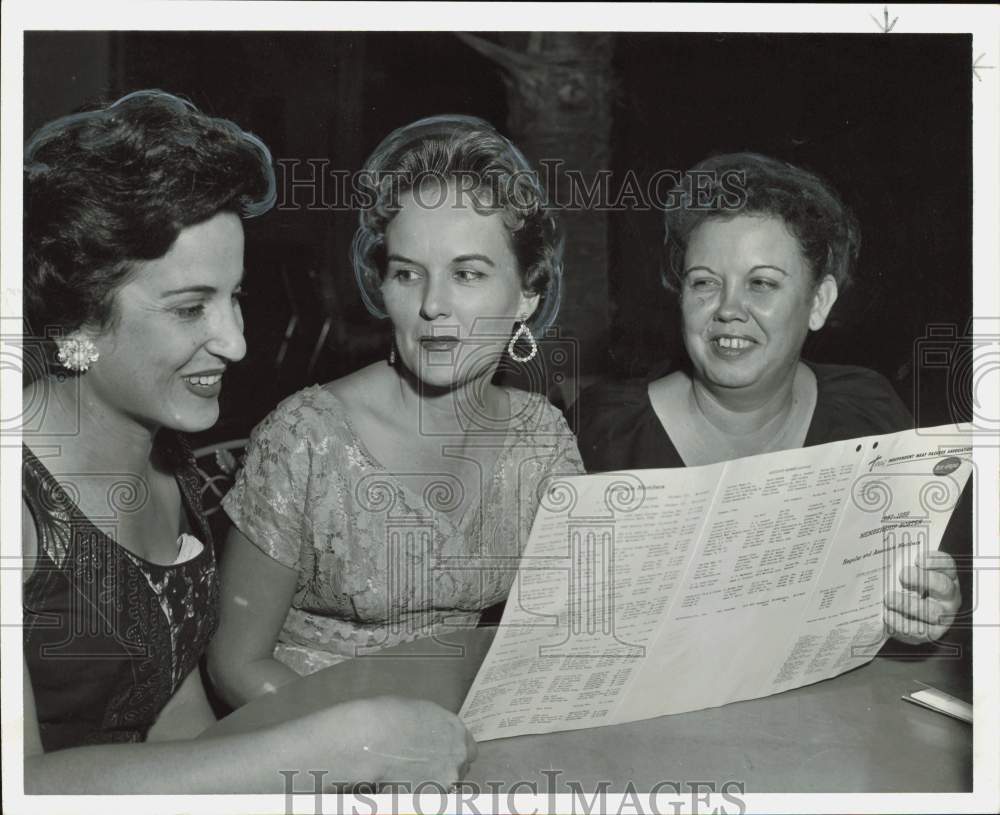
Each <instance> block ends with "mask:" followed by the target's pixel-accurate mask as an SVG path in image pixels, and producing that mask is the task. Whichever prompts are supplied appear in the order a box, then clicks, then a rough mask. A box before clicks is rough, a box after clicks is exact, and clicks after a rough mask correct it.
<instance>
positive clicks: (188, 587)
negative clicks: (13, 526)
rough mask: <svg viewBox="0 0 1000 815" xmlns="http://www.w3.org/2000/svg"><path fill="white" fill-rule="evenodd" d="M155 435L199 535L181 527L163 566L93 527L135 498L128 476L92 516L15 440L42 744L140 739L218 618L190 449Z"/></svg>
mask: <svg viewBox="0 0 1000 815" xmlns="http://www.w3.org/2000/svg"><path fill="white" fill-rule="evenodd" d="M161 435H162V434H161ZM168 435H171V436H172V435H173V434H168ZM158 444H162V449H164V450H165V455H167V456H168V458H169V460H172V461H173V462H174V463H175V465H176V466H175V472H176V478H177V482H178V484H179V485H180V488H181V496H182V499H183V502H184V506H185V509H186V510H187V513H188V518H189V519H190V521H191V524H192V529H191V531H192V532H193V533H194V536H197V539H196V538H195V537H194V536H192V535H187V534H184V535H182V536H181V538H180V539H179V540H178V557H177V560H176V561H175V562H174V563H171V564H166V565H163V564H157V563H151V562H149V561H147V560H143V559H142V558H140V557H138V556H137V555H134V554H132V553H131V552H129V551H128V550H127V549H124V548H123V547H121V546H119V545H118V544H117V543H116V542H115V540H114V539H113V538H112V537H111V536H110V535H108V534H107V533H106V532H105V531H104V530H103V529H101V528H100V526H99V525H103V526H105V527H107V526H109V525H111V524H113V515H114V511H113V510H115V509H116V508H117V510H119V511H121V510H127V508H128V504H129V503H130V502H131V501H133V500H135V499H136V498H137V495H136V493H134V492H130V490H129V486H128V482H121V483H120V484H119V485H117V487H118V488H119V492H118V493H115V492H114V489H115V488H114V487H113V488H112V491H111V492H110V493H109V508H110V509H111V510H112V512H111V513H110V514H109V518H107V519H93V520H92V519H90V518H88V517H87V516H86V515H84V514H83V512H82V511H81V510H80V509H79V507H78V506H77V505H76V503H75V502H74V501H73V499H72V497H71V496H70V495H69V494H67V491H66V490H64V489H63V488H62V487H61V486H60V485H59V484H58V483H57V481H56V480H55V478H53V476H52V475H51V473H49V471H48V469H47V468H46V467H45V465H44V464H43V463H42V462H41V461H39V459H38V458H36V457H35V455H34V454H33V453H32V452H31V451H30V450H29V449H28V448H27V447H25V448H23V464H22V470H21V479H22V493H23V496H24V500H25V501H26V503H27V505H28V507H29V509H30V510H31V514H32V516H33V518H34V521H35V527H36V530H37V533H38V557H37V560H36V563H35V568H34V571H33V572H32V574H31V576H30V577H29V578H28V579H27V580H26V581H25V584H24V588H23V600H22V606H23V624H24V657H25V661H26V663H27V666H28V672H29V676H30V678H31V685H32V689H33V691H34V696H35V707H36V710H37V714H38V724H39V729H40V732H41V738H42V746H43V747H44V748H45V749H46V750H56V749H60V748H64V747H76V746H80V745H85V744H107V743H116V742H139V741H144V740H145V738H146V734H147V732H148V731H149V728H150V727H151V726H152V725H153V724H154V723H155V722H156V718H157V716H158V715H159V713H160V711H161V710H162V709H163V707H164V706H165V705H166V704H167V702H168V701H169V700H170V698H171V697H172V696H173V695H174V693H176V692H177V689H178V688H179V687H180V685H181V683H182V682H183V681H184V679H185V678H186V677H187V675H188V674H189V673H190V672H191V671H192V670H197V666H198V660H199V658H200V657H201V655H202V653H203V652H204V650H205V648H206V647H207V645H208V641H209V639H210V638H211V636H212V634H213V633H214V631H215V628H216V626H217V624H218V607H219V583H218V577H217V574H216V565H215V554H214V551H213V547H212V538H211V532H210V530H209V528H208V523H207V520H206V519H205V517H204V514H203V513H202V511H201V504H200V501H199V494H198V481H197V478H198V477H197V475H196V474H195V472H194V469H193V466H192V464H193V460H191V459H189V458H188V456H189V455H190V454H189V451H188V450H187V447H186V445H184V444H183V443H182V442H181V440H180V439H179V437H174V438H170V439H167V440H165V441H164V442H162V443H161V442H160V440H159V439H158ZM166 448H169V449H166ZM198 539H200V541H199V540H198ZM201 542H203V545H202V543H201Z"/></svg>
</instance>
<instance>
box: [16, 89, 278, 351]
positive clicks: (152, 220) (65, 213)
mask: <svg viewBox="0 0 1000 815" xmlns="http://www.w3.org/2000/svg"><path fill="white" fill-rule="evenodd" d="M275 197H276V193H275V179H274V169H273V166H272V163H271V154H270V152H269V151H268V149H267V147H266V146H265V145H264V143H263V142H262V141H261V140H260V139H258V138H257V137H256V136H253V135H251V134H250V133H246V132H244V131H243V130H241V129H240V128H239V127H237V126H236V125H235V124H233V123H232V122H230V121H227V120H226V119H218V118H214V117H211V116H207V115H205V114H203V113H200V112H199V111H198V109H197V108H195V106H194V105H192V104H191V103H190V102H187V101H185V100H183V99H179V98H177V97H176V96H172V95H170V94H168V93H164V92H163V91H157V90H144V91H137V92H136V93H130V94H128V95H127V96H124V97H122V98H121V99H119V100H118V101H117V102H115V103H113V104H111V105H109V106H107V107H104V108H101V109H99V110H93V111H88V112H85V113H76V114H72V115H70V116H65V117H63V118H61V119H57V120H55V121H53V122H49V123H48V124H46V125H44V126H43V127H42V128H41V129H39V130H38V131H37V132H36V133H35V134H34V135H33V136H32V137H31V139H29V140H28V143H27V145H26V146H25V150H24V305H25V309H24V311H25V317H26V319H27V321H28V329H29V331H30V333H32V334H34V335H35V336H36V337H42V336H45V335H46V334H48V333H49V331H50V329H52V328H55V329H56V330H57V331H61V332H63V333H69V332H72V331H74V330H76V329H78V328H80V327H81V326H82V325H85V324H90V325H96V326H99V327H107V326H108V325H109V324H111V323H112V322H113V319H114V314H113V303H114V295H115V292H116V291H117V290H118V288H119V287H121V286H122V285H123V284H124V283H125V282H127V280H128V278H129V276H130V274H131V273H132V271H133V268H134V262H135V261H144V260H154V259H156V258H159V257H162V256H163V255H164V254H166V253H167V251H168V250H169V249H170V247H171V245H172V244H173V243H174V241H175V240H176V239H177V235H178V234H179V233H180V231H181V230H182V229H184V228H185V227H188V226H192V225H195V224H198V223H201V222H203V221H205V220H207V219H209V218H211V217H212V216H214V215H216V214H217V213H219V212H224V211H225V212H233V213H236V214H238V215H240V216H241V217H244V218H250V217H253V216H255V215H260V214H261V213H263V212H266V211H267V210H268V209H270V208H271V206H272V205H273V204H274V200H275Z"/></svg>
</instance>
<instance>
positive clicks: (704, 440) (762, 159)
mask: <svg viewBox="0 0 1000 815" xmlns="http://www.w3.org/2000/svg"><path fill="white" fill-rule="evenodd" d="M672 200H673V201H675V202H676V203H677V206H673V207H671V208H669V209H667V210H666V212H665V226H666V236H665V253H666V262H665V264H664V272H663V283H664V285H665V286H666V287H667V288H668V289H670V290H672V291H674V292H676V293H677V294H678V297H679V301H680V313H681V322H682V330H683V336H684V345H685V348H686V350H687V356H688V359H687V360H686V364H684V365H683V366H681V367H680V368H679V369H678V370H675V371H673V372H671V373H669V374H667V375H666V376H663V377H660V378H658V379H655V380H653V381H650V382H647V381H642V382H639V381H631V382H627V383H619V384H609V385H599V386H595V387H593V388H591V389H588V390H587V391H585V392H584V393H583V394H581V397H580V401H579V415H580V417H581V418H580V427H579V445H580V452H581V455H582V456H583V460H584V463H585V464H586V467H587V470H588V471H589V472H601V471H607V470H623V469H640V468H646V467H650V468H651V467H684V466H695V465H700V464H713V463H715V462H719V461H727V460H729V459H733V458H740V457H743V456H752V455H758V454H761V453H768V452H773V451H777V450H788V449H793V448H796V447H808V446H811V445H816V444H824V443H826V442H833V441H840V440H843V439H852V438H857V437H860V436H868V435H874V434H878V433H893V432H897V431H900V430H906V429H909V428H911V427H912V426H913V419H912V417H911V416H910V413H909V411H908V410H907V409H906V408H905V407H904V405H903V403H902V402H901V401H900V399H899V397H898V396H897V395H896V392H895V391H894V390H893V388H892V385H890V384H889V382H888V381H887V380H886V379H885V378H884V377H883V376H881V375H880V374H878V373H876V372H875V371H871V370H868V369H867V368H860V367H856V366H848V365H819V364H816V363H812V362H806V361H805V360H803V359H801V353H802V346H803V344H804V343H805V340H806V337H807V336H808V334H809V332H810V331H818V330H820V329H821V328H822V327H823V325H824V324H825V323H826V320H827V317H828V316H829V314H830V311H831V309H832V308H833V306H834V303H835V302H836V300H837V297H838V294H839V293H841V292H842V291H843V290H844V289H845V288H846V287H847V286H848V284H849V283H850V281H851V273H852V269H853V265H854V262H855V260H856V257H857V254H858V249H859V246H860V230H859V228H858V224H857V221H856V220H855V218H854V216H853V215H852V214H851V212H850V210H849V209H848V208H847V207H846V206H845V205H844V203H843V202H842V201H841V199H840V197H839V196H838V195H837V193H836V192H835V191H834V190H833V189H832V188H831V187H830V186H829V185H828V184H826V183H825V182H824V181H823V180H822V179H820V178H819V177H818V176H816V175H815V174H813V173H810V172H808V171H806V170H803V169H802V168H799V167H795V166H794V165H791V164H788V163H785V162H782V161H778V160H776V159H772V158H768V157H767V156H761V155H758V154H755V153H734V154H728V155H721V156H715V157H713V158H709V159H707V160H705V161H703V162H701V163H699V164H698V165H696V166H695V167H693V168H691V170H690V171H689V172H688V174H687V176H686V177H685V178H684V179H683V180H682V182H681V183H680V184H679V185H678V189H677V190H675V191H674V194H673V196H672ZM902 579H903V581H904V587H905V588H908V589H909V588H914V589H919V590H920V591H922V592H923V593H924V594H926V595H927V596H925V597H923V598H922V599H920V600H919V602H914V598H913V596H912V595H911V594H909V593H901V592H894V593H890V594H888V595H887V597H886V614H885V616H886V621H887V623H888V625H889V626H890V628H891V629H892V630H893V631H894V632H896V636H897V637H899V638H901V639H907V640H912V639H914V638H912V637H910V635H909V634H908V633H907V632H908V631H910V630H918V631H920V632H921V634H920V636H919V639H927V638H931V639H937V638H939V637H941V636H942V635H943V634H944V632H945V631H946V630H947V629H948V626H949V625H950V620H951V617H952V615H954V614H955V612H956V611H957V610H958V608H959V604H960V600H961V593H960V591H959V588H958V583H957V580H956V579H955V566H954V562H953V561H952V559H951V557H950V556H949V555H947V554H945V553H943V552H934V553H929V554H928V555H927V556H926V559H925V561H924V563H923V568H921V569H920V570H919V571H917V570H908V571H906V572H904V574H903V576H902ZM915 622H916V623H917V625H914V623H915Z"/></svg>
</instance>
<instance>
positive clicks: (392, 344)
mask: <svg viewBox="0 0 1000 815" xmlns="http://www.w3.org/2000/svg"><path fill="white" fill-rule="evenodd" d="M395 364H396V331H395V329H393V332H392V337H391V338H390V339H389V365H395Z"/></svg>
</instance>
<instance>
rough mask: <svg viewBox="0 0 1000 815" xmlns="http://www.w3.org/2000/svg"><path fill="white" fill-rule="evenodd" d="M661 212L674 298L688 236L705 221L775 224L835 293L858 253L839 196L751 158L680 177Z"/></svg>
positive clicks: (853, 227) (713, 162) (712, 161)
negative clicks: (766, 218) (771, 220)
mask: <svg viewBox="0 0 1000 815" xmlns="http://www.w3.org/2000/svg"><path fill="white" fill-rule="evenodd" d="M670 202H671V205H670V206H668V207H667V208H666V211H665V219H664V225H665V234H664V255H665V257H664V264H663V268H662V271H661V279H662V282H663V285H664V286H665V287H666V288H667V289H669V290H672V291H674V292H678V291H679V290H680V281H681V280H682V279H683V277H684V255H685V253H686V251H687V247H688V242H689V241H690V238H691V235H692V233H693V232H694V231H695V229H697V228H698V227H699V226H701V225H702V224H703V223H704V222H705V221H707V220H710V219H730V218H735V217H736V216H739V215H770V216H774V217H777V218H780V219H781V220H782V221H783V222H784V224H785V226H786V227H787V228H788V230H789V231H790V232H791V233H792V235H793V236H794V237H795V239H796V240H797V241H798V243H799V247H800V248H801V250H802V254H803V256H804V257H805V259H806V261H807V263H808V264H809V268H810V270H811V271H812V275H813V282H814V283H816V284H818V283H819V282H820V281H821V280H823V279H824V278H825V277H826V276H827V275H830V276H831V277H832V278H833V279H834V280H835V281H836V283H837V288H838V289H839V290H840V291H841V292H843V291H844V290H845V289H846V288H847V287H848V285H850V283H851V279H852V273H853V268H854V264H855V262H856V260H857V256H858V251H859V250H860V248H861V229H860V227H859V225H858V221H857V219H856V218H855V217H854V214H853V213H852V212H851V211H850V209H848V207H847V206H846V205H845V204H844V202H843V201H842V200H841V199H840V196H838V195H837V193H836V192H835V191H834V190H833V188H832V187H830V186H829V185H828V184H827V183H826V182H825V181H823V180H822V179H821V178H819V176H817V175H814V174H813V173H811V172H808V171H807V170H803V169H802V168H801V167H796V166H795V165H793V164H788V163H786V162H784V161H778V160H777V159H773V158H769V157H767V156H762V155H760V154H758V153H728V154H725V155H719V156H713V157H711V158H708V159H705V160H704V161H702V162H700V163H698V164H696V165H695V166H694V167H692V168H691V169H690V170H688V172H687V173H686V174H685V176H684V177H683V179H682V180H681V182H680V184H679V185H678V186H677V187H676V188H675V190H674V191H673V194H672V196H671V198H670Z"/></svg>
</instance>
